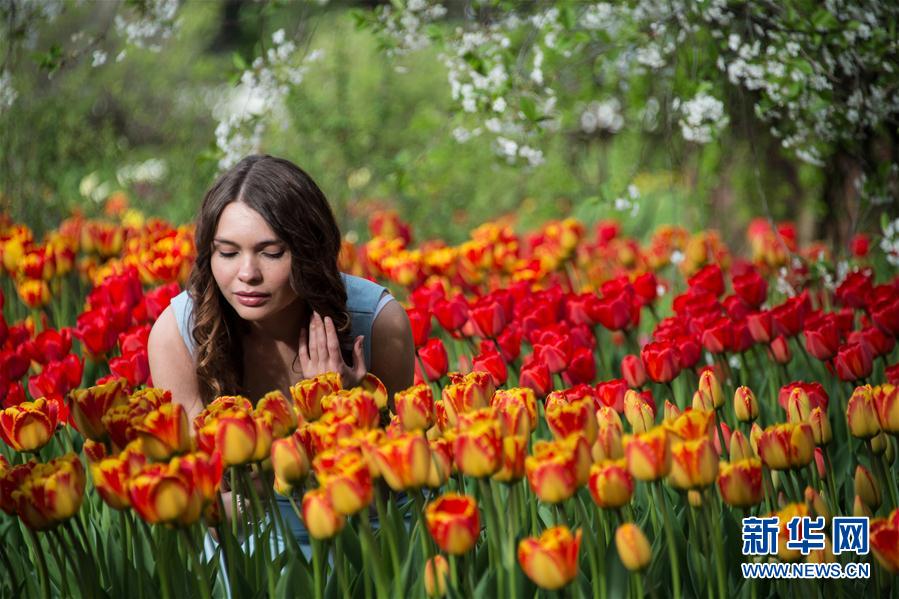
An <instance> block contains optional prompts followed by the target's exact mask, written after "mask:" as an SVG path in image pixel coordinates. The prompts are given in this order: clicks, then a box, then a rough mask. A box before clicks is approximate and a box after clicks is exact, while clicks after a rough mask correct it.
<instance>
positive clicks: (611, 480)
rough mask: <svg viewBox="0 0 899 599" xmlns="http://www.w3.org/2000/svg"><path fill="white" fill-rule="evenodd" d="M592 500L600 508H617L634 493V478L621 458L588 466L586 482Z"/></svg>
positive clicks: (624, 503) (626, 501)
mask: <svg viewBox="0 0 899 599" xmlns="http://www.w3.org/2000/svg"><path fill="white" fill-rule="evenodd" d="M587 488H588V489H590V495H591V496H592V497H593V501H594V502H596V505H598V506H599V507H601V508H607V509H612V508H619V507H621V506H623V505H626V504H627V503H628V502H629V501H630V500H631V497H633V495H634V478H633V477H632V476H631V473H630V472H628V470H627V464H626V463H625V461H624V460H623V459H621V460H605V461H603V462H600V463H598V464H594V465H593V466H592V467H591V468H590V479H589V481H588V483H587Z"/></svg>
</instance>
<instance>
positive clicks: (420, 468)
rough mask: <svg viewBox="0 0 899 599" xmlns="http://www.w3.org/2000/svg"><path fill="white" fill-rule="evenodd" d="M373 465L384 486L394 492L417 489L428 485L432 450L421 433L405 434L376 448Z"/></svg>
mask: <svg viewBox="0 0 899 599" xmlns="http://www.w3.org/2000/svg"><path fill="white" fill-rule="evenodd" d="M374 458H375V462H376V463H377V465H378V471H379V472H380V473H381V477H382V478H383V479H384V482H386V483H387V484H388V486H390V488H391V489H393V490H394V491H404V490H406V489H417V488H419V487H423V486H425V485H426V484H427V483H428V478H429V474H430V469H431V448H430V446H429V445H428V441H427V439H426V438H425V437H424V435H422V434H420V433H406V434H404V435H402V436H400V437H397V438H395V439H390V440H387V441H385V442H384V443H382V444H381V445H380V446H378V447H377V448H375V452H374Z"/></svg>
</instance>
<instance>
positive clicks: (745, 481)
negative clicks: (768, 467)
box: [718, 458, 762, 507]
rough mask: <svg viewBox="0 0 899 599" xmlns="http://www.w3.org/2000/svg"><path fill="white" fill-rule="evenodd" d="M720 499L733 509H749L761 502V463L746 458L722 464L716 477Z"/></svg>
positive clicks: (756, 459) (755, 459)
mask: <svg viewBox="0 0 899 599" xmlns="http://www.w3.org/2000/svg"><path fill="white" fill-rule="evenodd" d="M718 490H719V491H720V492H721V498H722V499H723V500H724V502H725V503H726V504H728V505H732V506H734V507H751V506H753V505H758V503H759V502H760V501H761V500H762V462H761V460H759V459H758V458H748V459H745V460H741V461H739V462H731V463H730V464H722V466H721V472H720V474H719V475H718Z"/></svg>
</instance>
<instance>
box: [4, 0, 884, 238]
mask: <svg viewBox="0 0 899 599" xmlns="http://www.w3.org/2000/svg"><path fill="white" fill-rule="evenodd" d="M643 4H653V5H654V3H640V2H626V3H622V4H621V6H620V7H617V6H613V5H607V4H605V3H585V2H540V3H536V2H533V3H532V2H516V3H506V2H476V1H474V2H444V3H443V4H442V5H438V4H437V3H433V2H425V1H424V0H409V1H408V2H393V3H391V2H375V1H369V2H349V1H337V0H332V1H330V2H320V1H300V0H297V1H268V2H258V1H251V0H222V1H219V2H213V1H203V2H198V1H193V2H191V1H186V2H177V1H168V0H158V1H157V0H146V1H144V0H141V1H134V0H128V1H123V2H113V1H104V2H66V1H61V2H55V1H52V2H51V1H47V2H42V1H37V0H36V1H33V2H31V1H27V2H26V1H22V0H0V15H2V18H3V23H4V25H3V26H2V33H0V36H2V38H0V39H2V42H3V44H2V48H0V51H2V53H3V54H2V56H3V63H2V64H3V67H2V70H0V74H2V75H0V106H2V112H0V127H2V140H0V141H2V160H0V193H2V204H3V209H4V210H5V211H7V212H9V213H10V214H11V216H12V218H13V219H14V220H16V221H19V222H24V223H26V224H28V225H29V226H31V227H32V228H33V229H34V230H35V231H36V233H38V234H40V233H41V232H42V231H45V230H47V229H50V228H53V227H55V226H56V225H57V224H58V223H59V222H60V221H61V220H62V219H63V218H65V217H66V216H68V215H70V214H72V213H73V211H80V212H82V213H84V214H85V215H89V216H90V215H96V214H100V213H102V210H103V209H104V206H105V205H106V204H107V200H108V199H109V197H110V196H113V195H114V194H123V195H120V196H118V197H122V198H127V202H128V204H129V205H130V206H131V207H134V208H136V209H138V210H140V211H141V212H142V213H144V214H146V215H155V216H160V217H163V218H165V219H169V220H171V221H172V222H174V223H176V224H179V223H185V222H189V221H190V220H191V219H192V218H193V215H194V213H195V211H196V209H197V206H198V205H199V202H200V201H201V199H202V196H203V193H204V192H205V190H206V189H207V188H208V187H209V185H210V184H211V183H212V181H213V180H214V178H215V176H216V174H217V173H219V172H220V171H221V170H222V168H224V167H226V166H227V165H228V164H229V163H233V162H234V161H235V160H236V158H237V157H239V156H240V155H243V154H244V153H247V152H250V151H254V150H259V151H263V152H267V153H271V154H275V155H279V156H284V157H286V158H288V159H290V160H293V161H294V162H296V163H297V164H299V165H301V166H302V167H303V168H304V169H305V170H307V171H308V172H309V173H310V174H311V175H312V176H313V178H314V179H315V180H316V181H317V182H318V183H319V185H320V186H321V187H322V189H323V190H324V191H325V193H326V195H327V196H328V197H329V199H330V200H331V202H332V206H333V207H334V210H335V213H336V215H337V217H338V220H339V223H340V225H341V227H342V229H343V230H344V232H345V233H346V234H347V236H348V237H349V238H351V239H353V240H355V239H362V238H365V237H366V236H367V232H366V230H365V223H366V217H367V216H368V215H369V214H370V213H371V212H372V211H373V210H376V209H382V208H392V209H395V210H396V211H397V212H398V213H399V215H400V217H401V218H402V219H404V220H406V221H408V222H409V223H410V224H411V225H412V229H413V231H414V232H415V237H416V239H417V240H419V241H421V240H423V239H429V238H442V239H444V240H446V241H448V242H450V243H458V242H459V241H460V240H463V239H465V238H467V237H468V235H469V233H470V231H471V230H472V229H473V228H475V227H476V226H477V225H479V224H481V223H483V222H485V221H488V220H491V219H497V218H508V219H510V220H511V222H513V223H514V226H515V227H516V228H521V229H530V228H534V227H536V226H538V225H539V224H541V223H543V222H545V221H546V220H548V219H553V218H561V217H566V216H575V217H577V218H580V219H582V220H583V221H584V222H585V223H587V224H591V223H594V222H596V221H597V220H599V219H602V218H610V217H611V218H617V219H619V220H621V221H622V223H623V224H624V230H625V232H627V233H629V234H634V235H637V236H638V237H641V236H644V235H648V234H649V233H650V232H651V231H652V230H653V229H654V228H655V226H656V225H658V224H662V223H671V224H681V225H684V226H686V227H688V228H690V229H692V230H696V229H700V228H714V229H717V230H719V231H720V232H721V235H722V237H723V238H724V239H725V241H727V243H728V244H729V245H731V247H733V248H736V249H739V248H740V247H741V245H743V244H744V243H745V241H744V232H745V228H746V225H747V223H748V222H749V221H750V220H751V219H752V218H754V217H759V216H761V217H765V218H769V219H772V220H776V221H780V220H793V221H795V222H796V224H797V230H798V233H799V236H800V239H802V240H804V241H808V240H811V239H825V240H829V241H831V242H832V243H834V246H833V247H834V248H835V249H836V251H840V248H841V247H842V246H843V245H845V243H846V242H847V241H848V239H849V238H850V237H851V236H852V235H853V234H854V233H856V232H860V231H875V232H876V231H878V230H879V228H880V225H881V221H882V219H883V218H884V217H886V216H892V217H893V218H895V216H896V215H897V213H899V211H897V203H896V173H897V166H896V162H897V161H896V150H897V148H899V144H897V140H899V134H897V129H896V127H897V126H896V116H897V114H899V109H897V106H896V102H895V101H894V100H892V99H891V98H892V97H891V96H889V97H886V98H884V97H881V98H880V99H878V98H877V97H875V96H876V94H874V92H873V91H872V90H873V89H874V86H875V84H876V85H878V86H881V87H884V88H885V89H889V85H891V81H892V82H895V77H896V75H895V73H894V72H893V71H890V70H889V69H885V68H884V65H886V66H887V67H889V66H890V65H892V64H895V62H896V56H897V54H896V41H895V39H896V38H895V36H893V37H892V39H890V37H889V35H890V31H892V32H895V17H896V14H895V10H894V9H877V10H880V11H881V12H880V13H877V14H875V17H874V23H873V24H870V23H869V24H868V25H866V27H867V31H862V30H861V29H860V28H859V26H858V24H859V23H861V25H865V22H864V21H863V20H861V21H858V19H856V21H858V22H857V23H856V25H852V27H854V28H855V30H856V31H858V32H859V33H858V35H857V36H855V37H853V38H852V39H848V38H846V39H844V37H845V36H840V37H839V39H837V40H836V41H834V42H832V43H834V44H842V46H840V47H831V46H828V44H830V43H831V42H825V43H822V42H821V40H820V39H819V40H818V46H814V44H813V41H810V40H806V38H801V39H800V42H801V43H805V41H808V43H809V48H811V49H808V50H807V49H806V48H805V47H803V48H801V50H802V51H801V52H793V49H792V47H790V46H789V45H788V44H789V42H790V39H787V38H783V39H778V40H774V37H773V36H771V35H767V36H766V35H762V34H760V33H759V31H762V32H763V33H764V32H765V31H768V30H770V31H776V30H777V27H781V28H783V27H784V26H785V25H784V24H786V25H789V26H792V25H791V23H793V21H791V20H790V19H792V18H794V17H791V16H790V14H788V13H789V11H787V10H786V9H784V10H783V11H782V12H781V13H780V14H774V16H772V17H770V19H769V22H765V21H763V20H760V19H757V18H756V17H757V15H754V14H753V13H752V7H753V5H754V4H756V3H753V2H744V3H737V4H740V5H745V8H746V10H747V14H746V15H744V16H745V22H742V21H740V22H736V23H735V22H734V21H731V22H729V23H727V24H725V23H723V22H722V23H716V22H711V21H709V18H708V14H699V13H697V15H692V13H690V14H687V13H684V14H675V15H673V16H672V14H661V13H660V14H655V15H649V16H647V15H646V14H644V13H645V12H646V11H645V8H646V7H645V6H642V5H643ZM668 4H670V5H672V6H676V5H678V3H676V2H675V3H668ZM696 4H697V5H709V4H716V3H714V2H713V3H696ZM787 4H788V5H791V10H792V9H793V8H795V9H797V10H801V9H803V8H809V9H810V10H812V11H813V12H812V13H809V14H810V15H812V16H808V15H806V16H808V18H806V16H802V15H800V16H799V17H798V19H799V20H798V21H797V22H801V23H805V22H806V21H808V22H812V21H814V25H813V27H814V28H815V29H814V30H813V31H812V33H814V32H818V34H819V38H820V33H821V32H822V31H823V32H826V31H828V30H830V29H832V30H833V31H840V30H843V29H845V28H847V27H850V26H849V25H847V23H846V22H843V21H841V20H840V19H841V17H840V13H839V12H838V11H835V12H834V14H835V15H836V17H834V19H835V20H832V21H826V20H821V19H824V17H825V16H826V15H825V16H822V17H820V18H818V17H817V16H816V15H817V13H815V12H814V11H815V10H817V9H814V7H813V5H816V4H817V3H812V2H806V3H802V2H788V3H787ZM793 4H795V5H796V6H795V7H792V5H793ZM836 4H840V3H836ZM859 4H865V3H864V2H862V3H859ZM875 4H876V3H875ZM805 5H808V6H805ZM640 10H643V11H644V12H643V13H641V12H640ZM657 10H662V9H660V8H658V7H657ZM890 11H892V12H890ZM776 12H777V11H775V13H776ZM832 12H833V11H832ZM850 16H851V15H850ZM812 17H815V18H812ZM847 18H849V17H847ZM853 18H854V17H853ZM641 19H642V20H641ZM691 19H693V20H694V21H695V22H696V23H700V24H701V23H705V29H703V28H702V27H701V26H698V25H697V27H696V28H692V26H689V23H691V22H694V21H691ZM816 19H817V20H816ZM860 19H861V17H860ZM856 21H853V22H856ZM659 23H661V24H662V26H661V28H660V27H659V26H657V25H658V24H659ZM665 23H668V27H667V29H666V27H665V25H664V24H665ZM647 24H648V25H647ZM654 24H655V25H654ZM679 25H680V27H679ZM803 26H804V25H803ZM738 27H740V28H744V29H739V30H738V29H736V28H738ZM765 28H768V29H765ZM719 29H720V31H719ZM716 31H717V33H715V32H716ZM741 31H743V33H740V32H741ZM753 31H755V34H753ZM685 32H686V33H688V34H689V35H687V36H685ZM872 32H873V33H872ZM806 33H808V32H806ZM865 33H867V37H865V35H864V34H865ZM881 34H883V35H882V36H881ZM735 35H736V36H737V37H736V38H734V36H735ZM741 35H742V37H741ZM747 35H749V36H752V35H756V36H757V37H758V39H760V40H761V41H762V46H761V49H760V48H759V47H758V44H757V43H756V44H755V46H753V44H750V43H749V42H748V41H747V40H748V39H749V38H747V37H746V36H747ZM668 38H670V39H671V40H672V44H670V45H668V44H665V43H662V42H663V41H664V40H666V39H668ZM797 39H799V38H797ZM835 39H836V37H835ZM847 39H848V41H847ZM875 42H876V43H875ZM753 43H755V42H753ZM778 44H779V45H778ZM866 44H867V45H866ZM744 46H745V47H744ZM868 46H870V48H869V49H870V51H871V52H873V53H874V54H875V56H874V57H873V58H871V57H866V56H864V52H865V51H867V50H866V48H868ZM851 47H855V48H856V50H857V52H856V53H857V54H858V56H855V57H854V58H852V60H856V61H857V62H856V63H855V65H856V75H858V74H859V73H862V74H866V73H867V76H869V78H868V79H860V78H859V77H856V78H855V79H852V80H853V81H856V83H854V84H851V85H850V84H849V83H847V82H846V81H843V82H841V81H840V80H839V78H834V80H832V81H831V82H830V84H829V90H830V91H829V92H828V93H827V94H823V93H818V92H816V91H815V89H816V86H815V85H814V81H815V80H814V78H813V75H815V74H816V73H817V70H818V69H819V65H818V63H816V62H815V61H816V60H820V64H821V65H826V64H827V60H826V56H824V54H821V55H820V56H818V55H815V54H814V53H813V52H818V51H821V49H822V48H823V51H824V52H825V53H829V54H828V55H829V56H831V59H830V60H831V62H834V61H835V62H837V63H838V62H839V60H841V58H840V56H839V55H838V54H836V52H837V51H839V50H840V48H843V49H845V48H851ZM767 48H772V50H768V51H767V52H766V49H767ZM816 48H817V49H816ZM878 52H879V54H877V53H878ZM538 55H539V56H538ZM766 55H767V58H766ZM741 57H742V58H741ZM759 57H761V58H759ZM756 58H758V60H762V59H764V60H765V61H766V62H765V63H764V64H765V65H767V66H765V69H766V70H765V71H764V76H761V79H762V80H764V79H765V77H767V81H768V83H764V81H763V83H764V85H761V84H759V85H755V86H753V85H752V84H751V82H750V81H749V80H748V75H747V73H752V70H751V69H750V68H749V67H752V66H753V65H754V64H756V63H758V60H756V62H753V60H754V59H756ZM738 61H742V63H739V62H738ZM741 64H742V66H741V67H740V68H742V69H743V70H742V71H740V70H739V69H737V72H736V73H735V72H734V71H735V67H734V65H738V66H740V65H741ZM758 64H761V63H758ZM497 65H499V66H501V67H502V69H500V70H496V68H495V67H497ZM897 66H899V65H897ZM783 68H786V69H787V71H788V72H787V73H786V74H784V73H783V72H781V71H782V70H783ZM792 68H795V70H796V72H798V73H801V72H804V70H806V71H808V73H809V74H810V75H809V79H808V81H805V80H802V81H800V80H799V79H797V78H796V76H795V75H793V76H791V75H790V73H789V70H790V69H792ZM820 68H822V69H825V71H826V68H825V67H820ZM835 68H837V69H838V68H839V67H835ZM466 69H467V70H466ZM864 69H868V71H865V70H864ZM844 71H846V73H849V72H850V69H848V68H845V69H844ZM869 71H870V72H869ZM897 71H899V69H897ZM772 73H773V74H772ZM775 75H777V77H778V78H779V79H777V80H778V81H781V80H782V81H790V80H791V79H792V81H793V84H795V83H796V81H799V84H798V85H799V87H798V88H797V87H796V85H793V84H791V85H792V87H791V88H790V89H792V90H793V91H791V92H790V93H794V94H795V97H794V98H793V99H792V100H789V101H787V100H784V99H783V97H782V96H783V93H784V92H783V89H784V88H777V89H775V88H774V86H773V85H772V84H770V82H771V81H773V80H774V77H775ZM824 75H828V72H824ZM844 75H845V73H844ZM828 76H829V75H828ZM847 77H848V75H847ZM878 77H880V78H881V79H878ZM884 77H892V78H893V79H886V80H884V79H882V78H884ZM848 80H849V79H847V81H848ZM868 84H870V88H865V87H864V86H865V85H868ZM466 85H468V86H469V87H466ZM784 85H786V84H784ZM852 85H855V86H856V87H855V88H853V87H852ZM855 89H862V90H863V92H864V93H863V96H864V98H863V101H862V103H861V104H858V102H856V104H855V105H856V108H857V109H858V110H861V111H863V112H864V111H865V110H866V108H865V106H866V105H865V104H864V102H865V101H870V102H875V101H879V102H881V104H882V105H883V106H882V110H881V111H880V113H878V114H879V120H876V122H875V121H872V122H861V123H860V124H859V123H858V118H859V117H858V116H856V119H855V121H852V115H851V114H849V115H848V116H847V111H848V109H847V108H846V107H847V106H852V105H853V104H852V102H854V101H855V100H852V94H853V91H854V90H855ZM878 89H880V88H878ZM472 90H473V91H472ZM778 90H779V91H778ZM892 90H893V93H894V95H896V94H895V91H896V88H895V86H893V88H892ZM819 91H820V90H819ZM778 94H780V96H781V97H780V98H778ZM822 97H823V98H824V100H821V98H822ZM485 98H486V100H485ZM778 99H779V100H780V102H781V105H778V104H777V102H778ZM822 101H823V102H824V104H823V105H822V104H820V103H819V104H815V102H822ZM766 102H767V103H766ZM791 102H792V103H793V104H794V106H793V107H792V108H791V107H790V103H791ZM803 102H805V104H803ZM828 102H829V104H828ZM847 103H848V104H847ZM797 106H798V108H797V110H798V111H799V112H791V110H792V109H793V108H796V107H797ZM691 111H692V112H691ZM778 111H779V112H778ZM775 113H776V114H775ZM772 115H775V118H774V119H773V120H772V118H771V117H772ZM816 115H817V116H816ZM839 118H848V119H849V121H847V122H846V123H844V122H843V121H840V120H839ZM491 119H493V120H491ZM803 119H806V120H803ZM822 119H823V120H824V121H827V122H828V123H830V125H831V127H832V128H836V130H837V133H833V132H830V133H828V132H827V131H824V130H823V128H822V130H821V131H819V130H818V127H816V126H815V122H817V121H818V120H822ZM791 122H792V123H793V124H794V125H795V126H796V127H797V128H798V129H799V134H796V133H795V132H791V131H790V130H788V128H787V129H785V128H784V124H786V125H790V123H791ZM852 122H856V125H855V126H850V124H851V123H852ZM778 128H779V129H778ZM802 128H805V130H807V131H813V133H817V134H819V135H818V136H817V138H816V139H813V140H811V141H808V139H805V138H802V135H804V133H803V129H802ZM843 132H846V133H845V134H843ZM791 136H792V137H791ZM800 138H802V139H800ZM785 139H788V140H789V139H792V141H785ZM797 140H798V141H797ZM803 143H807V144H808V148H812V149H813V150H814V152H812V151H811V150H803V149H802V148H803V146H802V144H803ZM791 144H792V147H788V146H791ZM797 148H799V151H797ZM810 152H811V153H810Z"/></svg>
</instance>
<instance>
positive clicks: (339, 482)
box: [316, 450, 386, 516]
mask: <svg viewBox="0 0 899 599" xmlns="http://www.w3.org/2000/svg"><path fill="white" fill-rule="evenodd" d="M330 451H335V450H330ZM337 451H338V452H339V453H340V457H339V458H337V459H336V460H335V461H334V463H332V464H330V465H329V467H328V468H327V469H326V470H324V469H321V468H319V467H316V474H317V476H318V480H319V483H320V484H321V486H322V488H324V489H325V492H326V493H327V494H328V498H329V499H330V501H331V505H332V506H334V509H335V510H336V511H337V513H339V514H341V515H343V516H352V515H353V514H355V513H357V512H359V511H360V510H362V509H364V508H366V507H368V505H369V504H371V500H372V497H373V493H374V490H373V485H372V479H371V472H369V470H368V464H367V463H366V462H365V460H364V459H363V458H362V454H361V452H357V451H352V450H349V451H347V450H343V451H341V450H337ZM323 458H324V459H327V452H326V453H324V454H320V455H319V456H317V457H316V464H318V463H320V461H321V460H322V459H323ZM382 473H383V472H382ZM385 480H386V478H385Z"/></svg>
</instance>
